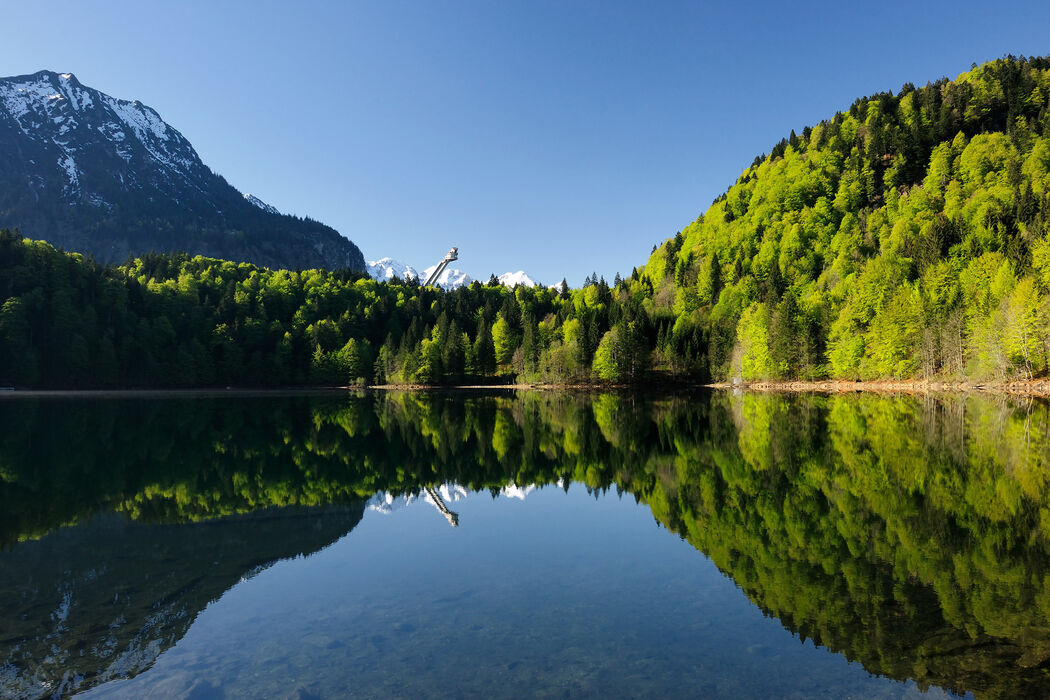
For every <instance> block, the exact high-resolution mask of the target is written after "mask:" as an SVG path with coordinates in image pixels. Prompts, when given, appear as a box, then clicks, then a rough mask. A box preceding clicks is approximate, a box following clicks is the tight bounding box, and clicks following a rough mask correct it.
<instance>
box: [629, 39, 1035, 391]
mask: <svg viewBox="0 0 1050 700" xmlns="http://www.w3.org/2000/svg"><path fill="white" fill-rule="evenodd" d="M1048 100H1050V60H1048V59H1045V58H1032V59H1024V58H1021V59H1015V58H1013V57H1008V58H1004V59H1000V60H997V61H993V62H991V63H986V64H984V65H982V66H976V67H974V68H973V70H971V71H969V72H967V73H963V74H962V75H960V76H959V77H958V78H956V79H955V80H951V81H949V80H941V81H938V82H936V83H931V84H928V85H926V86H925V87H921V88H915V87H914V86H912V85H905V86H904V88H903V89H902V90H901V91H900V92H899V93H897V94H891V93H883V94H878V95H874V96H872V97H866V98H862V99H859V100H857V101H856V102H854V103H853V105H852V106H851V107H850V108H849V110H848V111H845V112H840V113H838V114H836V115H835V116H834V117H833V118H831V119H829V120H826V121H823V122H821V123H820V124H818V125H816V126H815V127H812V128H809V127H807V128H806V129H804V130H803V131H802V133H801V134H796V133H795V132H792V133H791V136H790V137H789V138H787V139H785V140H783V141H782V142H781V143H779V144H777V146H776V147H775V148H774V149H773V151H772V152H771V153H770V154H769V155H768V156H760V157H759V158H756V159H755V161H754V163H753V164H752V165H751V166H750V167H749V168H747V169H746V170H744V172H743V173H742V174H741V175H740V177H739V178H738V179H737V181H736V183H735V184H734V185H733V186H732V187H730V188H729V189H728V190H727V191H726V193H725V194H724V195H722V196H720V197H719V198H718V199H717V200H715V202H714V203H713V204H712V205H711V207H710V208H709V209H708V210H707V211H706V212H705V213H704V214H702V215H701V216H700V217H699V218H697V220H696V221H694V222H693V223H692V224H690V225H689V226H687V227H686V228H685V229H684V230H683V231H681V232H680V233H679V234H678V235H677V236H676V237H675V238H673V239H671V240H669V241H667V242H666V243H665V244H663V245H662V246H660V247H659V248H658V249H656V250H654V252H653V254H652V257H651V258H650V259H649V261H648V263H647V264H646V265H645V267H644V268H643V269H642V270H640V271H638V272H637V273H636V275H635V276H634V277H633V279H632V289H635V290H638V291H639V292H640V293H641V294H643V295H645V296H648V297H650V299H649V301H647V308H648V310H649V313H650V316H651V317H653V318H654V319H673V324H674V326H673V328H674V331H673V333H674V335H686V334H692V333H695V329H696V328H699V329H701V330H702V332H703V334H704V336H705V338H706V340H707V343H706V345H707V348H708V353H707V355H708V357H707V363H708V367H709V369H710V372H711V374H712V376H714V377H715V378H725V377H730V376H733V377H737V376H739V377H743V378H746V379H764V378H795V377H800V378H806V377H824V376H830V377H836V378H862V379H875V378H884V377H919V376H930V375H934V374H943V375H953V376H958V375H965V376H967V377H982V378H983V377H999V378H1005V377H1008V376H1031V375H1033V374H1044V373H1045V372H1046V371H1047V352H1046V346H1047V342H1048V340H1050V338H1048V309H1047V308H1046V307H1047V300H1048V299H1050V297H1048V291H1050V243H1048V242H1047V237H1046V234H1047V221H1048V219H1050V114H1048V105H1050V102H1048ZM649 288H651V289H652V290H653V292H652V293H651V294H649V293H648V289H649ZM666 349H667V348H665V350H666Z"/></svg>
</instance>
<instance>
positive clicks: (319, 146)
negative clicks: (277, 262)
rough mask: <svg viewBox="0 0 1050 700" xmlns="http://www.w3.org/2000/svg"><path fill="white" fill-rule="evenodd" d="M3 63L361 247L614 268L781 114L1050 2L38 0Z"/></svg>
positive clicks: (976, 55)
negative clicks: (118, 108) (149, 115)
mask: <svg viewBox="0 0 1050 700" xmlns="http://www.w3.org/2000/svg"><path fill="white" fill-rule="evenodd" d="M3 15H4V27H5V31H4V40H3V41H2V42H0V74H3V75H15V74H21V73H32V72H35V71H37V70H40V69H43V68H48V69H52V70H58V71H68V72H73V73H75V74H76V75H77V77H78V78H79V79H80V80H81V82H83V83H84V84H85V85H89V86H91V87H95V88H98V89H100V90H102V91H103V92H107V93H109V94H111V95H114V96H116V97H122V98H125V99H138V100H141V101H142V102H145V103H146V104H148V105H150V106H152V107H153V108H154V109H156V110H157V111H158V112H159V113H160V114H161V116H162V117H163V118H164V119H165V120H166V121H168V122H169V123H170V124H172V125H173V126H174V127H175V128H177V129H179V130H180V131H181V132H182V133H183V134H184V135H185V136H186V137H187V138H188V139H189V140H190V141H191V142H192V143H193V144H194V146H195V147H196V148H197V151H198V152H199V153H200V155H201V157H202V158H203V160H204V162H205V163H207V164H208V165H209V166H211V167H212V169H213V170H215V171H217V172H219V173H221V174H222V175H224V176H225V177H226V178H227V180H229V181H230V182H231V183H232V184H233V185H234V186H235V187H237V188H238V189H240V190H242V191H245V192H252V193H254V194H256V195H258V196H259V197H261V198H262V199H264V200H266V201H268V202H270V203H271V204H273V205H275V206H276V207H278V208H280V209H281V210H282V211H285V212H289V213H294V214H299V215H309V216H311V217H313V218H315V219H319V220H321V221H324V222H325V223H328V224H330V225H332V226H334V227H335V228H336V229H338V230H339V231H340V232H342V233H343V234H344V235H346V236H347V237H349V238H350V239H351V240H353V241H354V242H355V243H357V244H358V246H360V248H361V250H362V251H363V252H364V254H365V257H366V258H367V259H373V258H378V257H381V256H384V255H389V256H391V257H394V258H397V259H400V260H402V261H404V262H407V263H410V264H413V265H417V266H421V267H422V266H426V265H429V264H431V263H433V262H435V261H436V260H437V259H439V258H440V257H441V255H442V254H444V252H445V251H446V250H447V249H448V248H449V247H450V246H451V245H458V246H459V247H460V262H459V267H460V268H461V269H463V270H464V271H466V272H468V273H469V274H471V275H472V276H475V277H481V278H487V276H488V274H489V273H490V272H495V273H497V274H498V273H501V272H505V271H508V270H516V269H518V268H524V269H525V270H526V271H527V272H528V273H529V274H531V275H532V276H533V277H534V278H537V279H539V280H541V281H543V282H546V283H548V284H550V283H553V282H556V281H558V280H560V279H561V278H562V277H563V276H564V277H567V278H568V279H569V282H570V283H571V284H573V285H576V284H579V283H580V282H581V281H582V280H583V278H584V276H585V275H587V274H589V273H590V272H591V271H592V270H596V271H597V272H598V273H599V274H603V275H605V276H606V277H608V278H610V279H611V278H612V276H613V275H614V274H615V273H616V272H617V271H620V272H622V273H625V274H626V273H629V272H630V270H631V268H632V267H633V266H635V265H640V264H641V263H643V262H644V261H645V260H646V258H647V257H648V255H649V251H650V249H651V248H652V245H653V243H655V242H657V241H660V240H663V239H665V238H667V237H668V236H671V235H674V233H675V232H676V231H678V230H679V229H681V228H682V227H684V226H685V225H686V224H688V223H689V222H690V221H692V220H693V219H694V218H695V217H696V216H697V215H698V214H699V213H700V212H702V211H704V210H705V209H706V208H707V206H708V205H709V204H710V202H711V200H712V199H713V198H714V197H716V196H717V195H718V194H720V193H721V192H723V191H724V190H725V188H726V187H727V186H728V185H729V184H730V183H731V182H732V181H733V180H734V179H735V178H736V176H737V175H738V174H739V173H740V171H741V170H743V168H744V167H745V166H747V165H749V164H750V163H751V161H752V159H753V158H754V156H756V155H758V154H759V153H762V152H767V151H769V149H770V148H771V147H772V146H773V145H774V144H775V143H776V142H777V141H779V140H780V139H781V138H782V137H783V136H785V135H787V134H788V133H789V132H790V130H791V129H793V128H794V129H796V130H801V128H802V127H803V126H805V125H807V124H814V123H816V122H819V121H820V120H821V119H823V118H826V117H830V116H831V115H832V114H834V112H835V111H836V110H838V109H845V108H846V107H848V106H849V104H850V103H851V102H852V101H853V99H854V98H855V97H858V96H861V95H867V94H871V93H873V92H877V91H880V90H887V89H891V90H897V89H899V88H900V86H901V85H902V84H903V83H905V82H913V83H915V84H917V85H921V84H925V83H926V82H928V81H930V80H935V79H937V78H939V77H942V76H945V75H947V76H950V77H954V76H955V75H957V74H958V73H960V72H962V71H964V70H967V69H968V68H969V66H970V64H971V63H972V62H978V63H980V62H982V61H985V60H989V59H992V58H997V57H999V56H1002V55H1004V54H1007V53H1013V54H1025V55H1044V54H1050V3H1048V2H1046V0H1043V1H1041V2H1028V1H1024V0H1022V1H1015V2H1011V3H1006V4H1003V5H999V4H998V3H993V2H990V1H989V0H984V1H983V2H980V3H970V2H943V3H926V2H915V1H914V0H913V1H911V2H882V3H847V2H836V3H806V2H796V3H785V2H769V3H760V2H740V3H733V2H683V3H670V2H667V3H660V2H640V1H639V2H635V3H618V2H570V1H567V0H561V1H544V0H522V1H520V2H510V1H497V0H492V1H489V2H466V1H464V2H445V1H442V0H425V1H421V2H394V1H391V0H380V1H376V2H372V1H369V2H350V1H347V2H286V3H276V2H265V1H256V2H225V1H224V2H214V1H208V2H192V1H186V2H166V3H162V2H141V1H136V2H102V1H100V2H49V1H46V0H36V1H34V2H22V3H17V4H15V3H10V4H5V7H4V12H3Z"/></svg>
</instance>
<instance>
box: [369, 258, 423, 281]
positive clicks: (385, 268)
mask: <svg viewBox="0 0 1050 700" xmlns="http://www.w3.org/2000/svg"><path fill="white" fill-rule="evenodd" d="M431 269H433V268H431ZM365 271H366V272H368V276H369V277H371V278H372V279H376V280H381V281H384V280H391V279H393V278H395V277H397V278H398V279H401V280H414V279H418V278H419V273H418V272H416V269H415V268H414V267H412V266H411V265H406V264H404V263H403V262H398V261H397V260H394V259H393V258H380V259H379V260H370V261H369V262H368V263H366V264H365Z"/></svg>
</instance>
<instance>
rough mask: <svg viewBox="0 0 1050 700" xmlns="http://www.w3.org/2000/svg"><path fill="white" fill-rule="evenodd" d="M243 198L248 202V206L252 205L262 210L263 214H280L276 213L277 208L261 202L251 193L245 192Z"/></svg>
mask: <svg viewBox="0 0 1050 700" xmlns="http://www.w3.org/2000/svg"><path fill="white" fill-rule="evenodd" d="M244 198H245V199H246V200H248V203H249V204H254V205H255V206H257V207H259V208H260V209H262V210H263V211H265V212H269V213H270V214H280V213H281V212H280V211H278V209H277V207H275V206H273V205H272V204H267V203H266V202H264V201H262V200H261V199H259V198H258V197H256V196H255V195H254V194H252V193H251V192H245V193H244Z"/></svg>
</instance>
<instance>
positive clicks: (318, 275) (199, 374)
mask: <svg viewBox="0 0 1050 700" xmlns="http://www.w3.org/2000/svg"><path fill="white" fill-rule="evenodd" d="M625 294H626V293H625V291H624V290H623V289H620V290H619V291H618V292H615V293H614V290H612V289H610V288H609V286H608V285H606V284H605V283H604V282H601V281H599V283H597V284H594V285H590V286H588V287H587V288H585V289H583V290H580V291H577V292H574V293H572V294H571V295H570V294H569V293H568V292H557V291H555V290H553V289H548V288H542V287H531V286H530V287H526V286H519V287H517V288H515V289H513V290H511V289H508V288H506V287H504V286H503V285H502V284H500V283H499V282H498V281H497V282H492V283H490V284H487V285H481V284H479V283H477V282H475V283H473V284H471V285H470V286H469V287H463V288H460V289H457V290H455V291H452V292H444V291H442V290H440V289H437V288H434V287H427V288H423V287H421V286H419V284H418V283H417V282H415V281H411V282H400V281H396V280H395V281H393V282H378V281H375V280H372V279H370V278H368V277H366V276H365V275H363V274H361V273H356V272H353V271H350V270H342V271H335V272H326V271H322V270H307V271H304V272H292V271H288V270H276V271H275V270H268V269H265V268H259V267H255V266H253V265H249V264H246V263H240V264H238V263H231V262H226V261H222V260H213V259H209V258H203V257H200V256H197V257H194V258H190V257H188V256H186V255H176V256H168V255H150V256H146V257H144V258H141V259H136V260H133V261H131V262H129V263H127V264H125V265H121V266H117V267H102V266H100V265H98V264H97V263H95V262H93V261H91V260H85V259H84V258H83V257H82V256H80V255H78V254H69V253H63V252H60V251H57V250H55V249H54V248H53V247H52V246H50V245H49V244H47V243H43V242H33V241H29V240H26V239H23V238H22V237H21V236H20V235H18V234H15V233H11V232H3V231H0V385H5V384H7V385H14V386H20V387H21V386H24V387H62V388H78V387H191V386H228V385H234V386H287V385H304V384H312V385H344V384H350V383H367V382H378V383H383V382H399V383H425V384H432V383H442V382H461V381H464V380H476V379H481V378H484V379H495V380H497V381H511V380H513V379H514V378H515V377H519V378H524V379H536V380H541V381H579V382H590V381H593V380H594V379H595V378H598V379H601V380H605V381H621V380H629V379H632V378H639V377H641V376H642V373H643V371H644V369H645V367H646V362H647V359H648V354H649V353H648V349H647V348H648V345H649V340H648V338H647V336H646V335H645V329H646V325H645V323H643V321H644V318H643V317H642V316H641V314H642V312H641V310H640V305H638V304H633V303H631V302H630V300H629V299H627V297H626V296H625Z"/></svg>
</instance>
